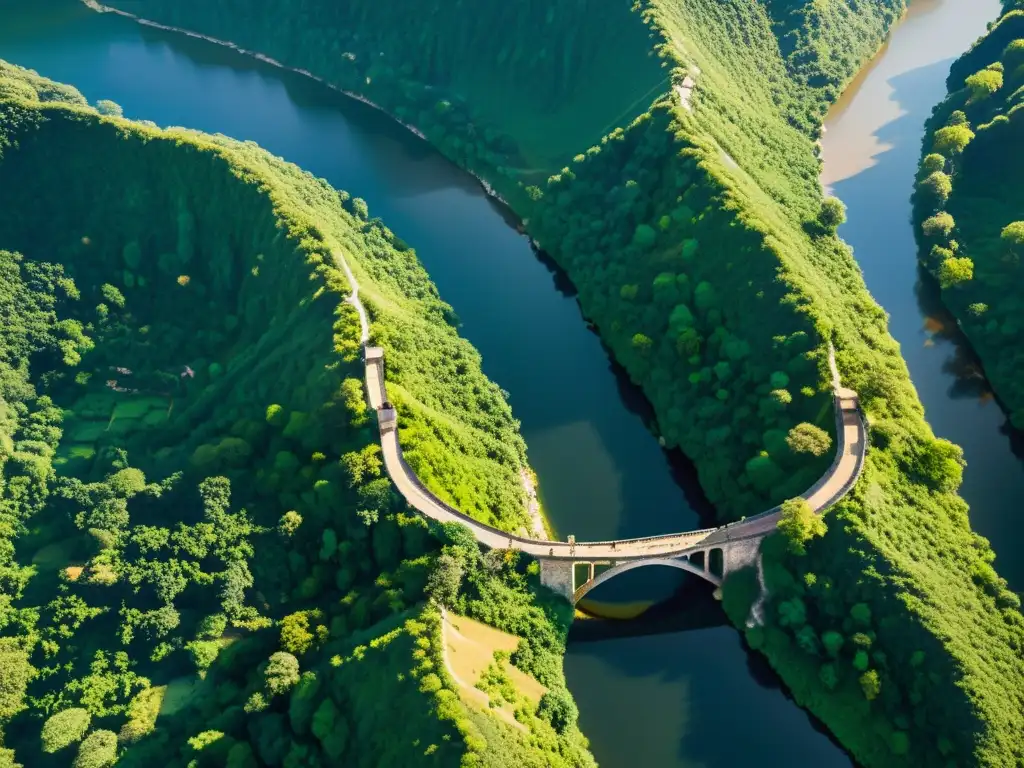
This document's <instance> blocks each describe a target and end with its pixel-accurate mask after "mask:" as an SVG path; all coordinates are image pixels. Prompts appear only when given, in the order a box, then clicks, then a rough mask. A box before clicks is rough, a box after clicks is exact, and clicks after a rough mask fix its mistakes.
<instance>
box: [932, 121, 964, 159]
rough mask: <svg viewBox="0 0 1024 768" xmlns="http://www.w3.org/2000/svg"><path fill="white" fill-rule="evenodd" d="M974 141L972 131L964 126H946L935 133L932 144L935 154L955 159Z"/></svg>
mask: <svg viewBox="0 0 1024 768" xmlns="http://www.w3.org/2000/svg"><path fill="white" fill-rule="evenodd" d="M973 139H974V131H972V130H971V129H970V128H968V127H967V126H966V125H948V126H946V127H945V128H940V129H939V130H937V131H936V132H935V136H934V142H933V144H932V146H933V148H934V150H935V152H937V153H938V154H940V155H943V156H945V157H950V158H951V157H956V156H957V155H959V154H961V153H962V152H963V151H964V150H965V149H966V148H967V145H968V144H970V143H971V141H972V140H973Z"/></svg>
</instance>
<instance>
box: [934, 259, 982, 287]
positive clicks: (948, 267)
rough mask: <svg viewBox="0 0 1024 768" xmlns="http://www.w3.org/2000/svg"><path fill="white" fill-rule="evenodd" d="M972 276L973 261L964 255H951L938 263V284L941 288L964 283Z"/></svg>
mask: <svg viewBox="0 0 1024 768" xmlns="http://www.w3.org/2000/svg"><path fill="white" fill-rule="evenodd" d="M973 277H974V262H973V261H971V260H970V259H968V258H967V257H965V256H961V257H957V256H953V257H952V258H948V259H946V260H944V261H943V262H942V264H941V265H939V285H941V286H942V287H943V288H952V287H953V286H956V285H960V284H961V283H966V282H968V281H970V280H971V279H973Z"/></svg>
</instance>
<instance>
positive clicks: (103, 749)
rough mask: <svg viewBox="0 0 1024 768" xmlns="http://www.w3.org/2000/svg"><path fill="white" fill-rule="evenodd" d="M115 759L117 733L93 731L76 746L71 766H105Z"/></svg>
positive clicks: (105, 767) (74, 767)
mask: <svg viewBox="0 0 1024 768" xmlns="http://www.w3.org/2000/svg"><path fill="white" fill-rule="evenodd" d="M115 760H117V734H116V733H114V732H113V731H93V732H92V733H90V734H89V735H88V736H87V737H86V739H85V741H83V742H82V743H81V745H80V746H79V747H78V755H77V756H76V757H75V763H74V766H73V768H107V766H109V765H113V764H114V761H115Z"/></svg>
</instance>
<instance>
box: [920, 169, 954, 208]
mask: <svg viewBox="0 0 1024 768" xmlns="http://www.w3.org/2000/svg"><path fill="white" fill-rule="evenodd" d="M918 188H919V189H921V190H922V191H924V192H926V193H927V194H929V195H931V196H932V198H934V200H935V204H936V205H937V206H938V207H942V206H943V205H945V204H946V201H947V200H948V199H949V195H950V193H951V192H952V191H953V181H952V179H951V178H950V177H949V175H948V174H946V173H943V172H942V171H934V172H933V173H931V174H929V175H928V176H926V177H925V178H924V179H922V180H921V181H920V182H919V183H918Z"/></svg>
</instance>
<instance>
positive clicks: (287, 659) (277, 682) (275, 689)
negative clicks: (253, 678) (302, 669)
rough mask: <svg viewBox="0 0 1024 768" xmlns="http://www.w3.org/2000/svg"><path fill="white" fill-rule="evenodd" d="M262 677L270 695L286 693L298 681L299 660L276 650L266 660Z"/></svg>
mask: <svg viewBox="0 0 1024 768" xmlns="http://www.w3.org/2000/svg"><path fill="white" fill-rule="evenodd" d="M263 679H264V681H265V682H266V686H267V690H268V691H270V694H271V695H272V696H277V695H279V694H282V693H287V692H288V691H289V690H291V688H292V686H294V685H295V684H296V683H297V682H299V660H298V659H296V658H295V657H294V656H293V655H292V654H290V653H285V652H284V651H278V652H277V653H275V654H273V655H271V657H270V660H269V661H268V662H267V668H266V669H265V670H264V672H263Z"/></svg>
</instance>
